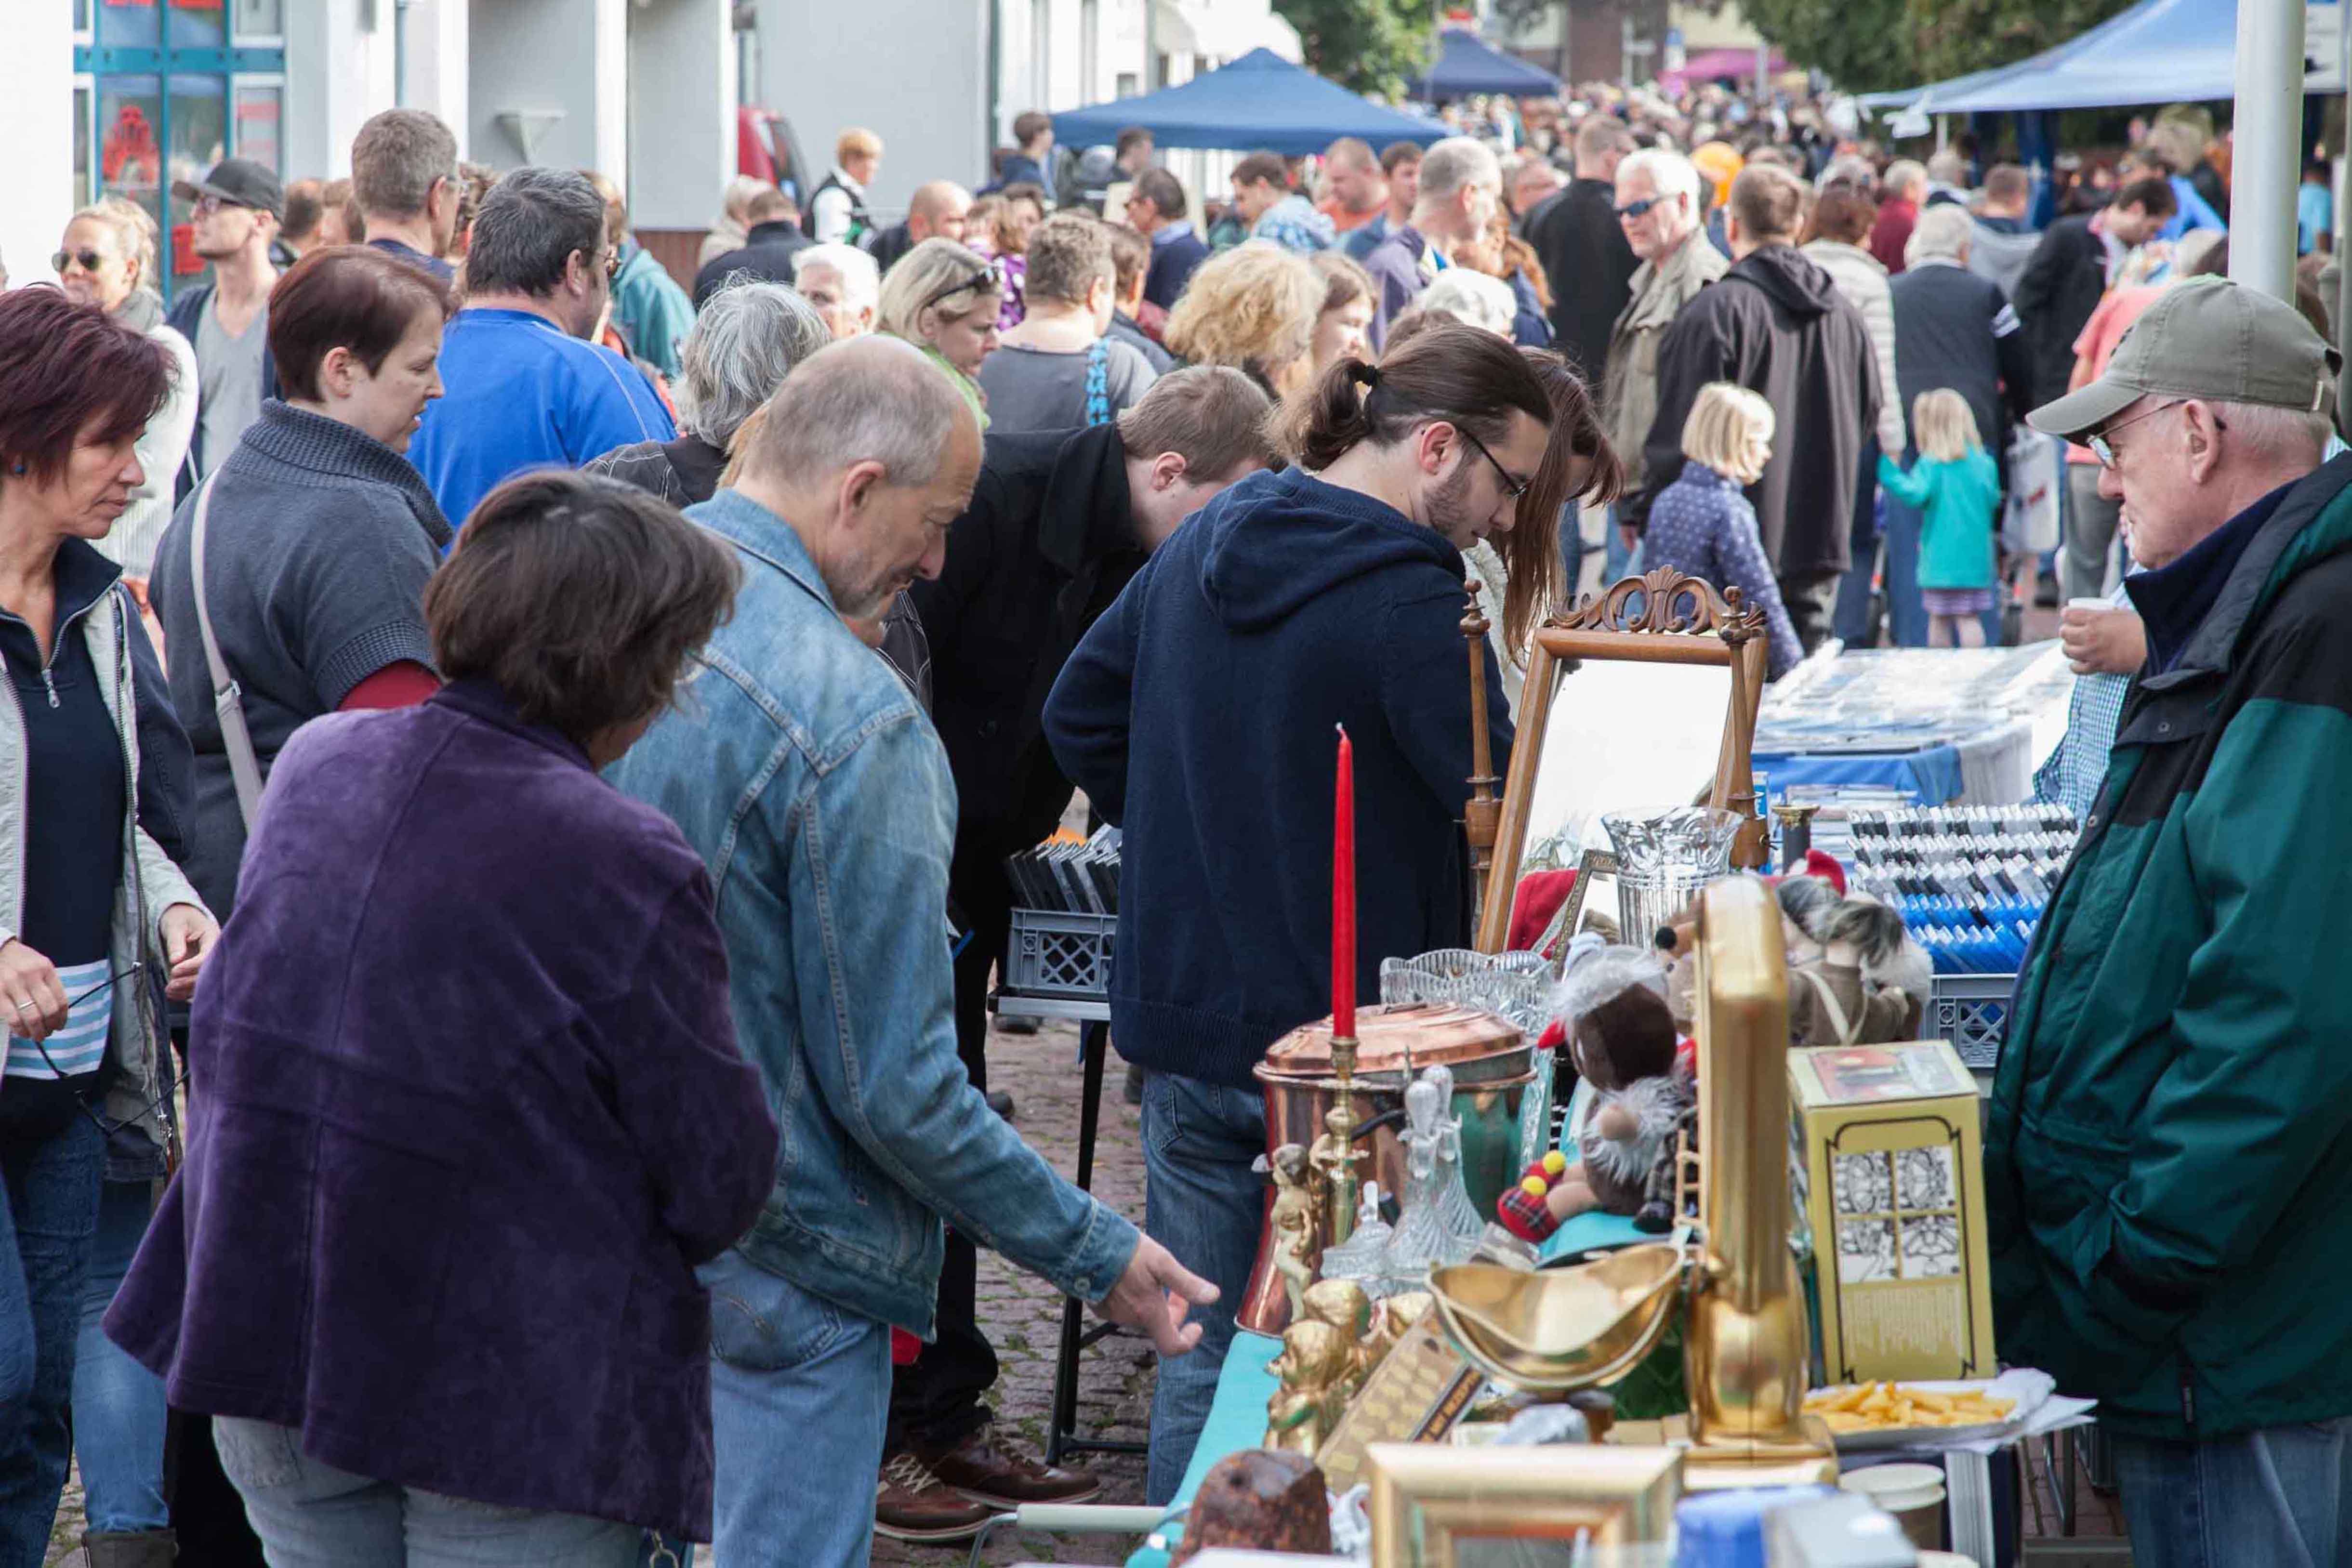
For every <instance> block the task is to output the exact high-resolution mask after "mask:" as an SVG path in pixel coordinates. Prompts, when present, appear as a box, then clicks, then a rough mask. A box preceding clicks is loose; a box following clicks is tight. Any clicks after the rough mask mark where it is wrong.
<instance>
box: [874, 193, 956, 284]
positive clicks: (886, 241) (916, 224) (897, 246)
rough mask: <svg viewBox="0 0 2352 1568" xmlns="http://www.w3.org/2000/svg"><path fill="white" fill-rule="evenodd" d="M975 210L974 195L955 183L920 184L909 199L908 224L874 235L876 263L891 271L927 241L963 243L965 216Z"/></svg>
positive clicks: (896, 225) (889, 228)
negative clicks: (940, 240)
mask: <svg viewBox="0 0 2352 1568" xmlns="http://www.w3.org/2000/svg"><path fill="white" fill-rule="evenodd" d="M970 212H971V192H970V191H967V190H965V189H964V188H963V187H962V186H961V185H959V184H957V183H955V182H954V181H952V180H934V181H932V182H931V183H929V184H928V185H918V186H916V187H915V193H914V194H913V195H912V196H909V197H908V198H907V221H906V222H905V223H903V224H893V225H890V226H889V227H888V228H887V229H884V230H883V231H882V232H881V233H880V234H877V235H875V236H874V243H873V244H872V245H871V246H868V247H867V248H868V249H869V250H871V251H872V252H873V253H874V260H875V264H876V265H877V266H878V267H881V268H882V270H883V271H885V272H887V271H889V270H890V268H891V267H892V266H893V265H894V264H895V263H896V262H897V261H898V258H899V257H900V256H904V255H906V254H907V253H908V251H910V250H912V249H914V248H915V247H916V246H919V245H920V244H922V243H923V242H924V241H925V240H927V239H933V238H937V239H951V240H954V241H955V242H957V243H958V244H959V245H961V243H962V242H963V224H964V217H965V215H966V214H969V213H970Z"/></svg>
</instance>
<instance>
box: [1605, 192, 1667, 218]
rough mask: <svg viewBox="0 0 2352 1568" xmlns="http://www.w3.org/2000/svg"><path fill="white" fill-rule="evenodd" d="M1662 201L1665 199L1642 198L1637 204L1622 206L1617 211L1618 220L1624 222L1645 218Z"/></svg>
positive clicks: (1655, 197) (1656, 197)
mask: <svg viewBox="0 0 2352 1568" xmlns="http://www.w3.org/2000/svg"><path fill="white" fill-rule="evenodd" d="M1664 200H1665V197H1664V196H1644V197H1643V198H1642V200H1640V201H1638V202H1628V203H1626V204H1624V205H1623V206H1622V207H1620V208H1618V209H1617V216H1618V219H1619V220H1620V221H1621V222H1625V221H1630V220H1632V219H1634V218H1640V217H1647V216H1648V215H1649V213H1650V209H1651V208H1652V207H1654V206H1656V205H1657V204H1659V203H1660V202H1663V201H1664Z"/></svg>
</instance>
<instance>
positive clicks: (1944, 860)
mask: <svg viewBox="0 0 2352 1568" xmlns="http://www.w3.org/2000/svg"><path fill="white" fill-rule="evenodd" d="M1848 827H1849V829H1850V831H1851V832H1852V835H1853V837H1852V840H1851V842H1850V844H1849V845H1848V852H1849V853H1850V855H1851V863H1852V866H1853V870H1852V873H1851V875H1850V876H1849V879H1848V880H1849V883H1850V885H1851V887H1852V889H1853V891H1854V892H1856V893H1864V894H1869V895H1870V896H1871V897H1873V898H1876V899H1878V900H1880V901H1881V902H1883V903H1885V904H1887V905H1889V906H1890V907H1892V908H1893V909H1894V910H1895V912H1896V913H1898V914H1900V915H1902V916H1903V921H1904V924H1905V925H1907V926H1909V927H1910V929H1911V935H1912V936H1914V937H1916V939H1917V940H1918V943H1919V945H1920V946H1923V947H1925V948H1926V949H1927V955H1928V956H1929V957H1930V958H1932V959H1933V960H1934V961H1935V965H1936V971H1937V973H1938V974H1960V975H1982V974H1994V975H2000V974H2013V973H2014V972H2016V970H2017V969H2019V968H2020V967H2022V966H2023V964H2024V962H2025V950H2026V947H2027V946H2028V945H2029V944H2031V943H2032V939H2033V927H2034V925H2035V924H2036V923H2037V922H2038V921H2040V919H2041V918H2042V908H2043V906H2044V905H2045V904H2048V903H2049V900H2050V893H2051V889H2052V888H2053V887H2054V886H2055V885H2056V883H2057V881H2058V875H2059V873H2060V872H2062V871H2063V869H2064V868H2065V864H2066V858H2067V856H2068V855H2070V854H2072V853H2073V852H2074V840H2075V836H2076V827H2075V822H2074V813H2073V812H2072V811H2070V810H2067V809H2066V808H2065V807H2063V806H2058V805H2050V804H2045V803H2040V802H2035V803H2029V804H2026V805H2020V806H1940V807H1923V808H1915V809H1910V810H1892V811H1862V812H1855V813H1854V814H1853V817H1852V818H1851V820H1850V821H1849V823H1848Z"/></svg>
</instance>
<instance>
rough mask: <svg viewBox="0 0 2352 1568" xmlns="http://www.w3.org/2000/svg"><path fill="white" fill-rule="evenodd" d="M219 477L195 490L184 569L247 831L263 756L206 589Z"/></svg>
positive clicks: (239, 812)
mask: <svg viewBox="0 0 2352 1568" xmlns="http://www.w3.org/2000/svg"><path fill="white" fill-rule="evenodd" d="M219 477H220V476H219V475H217V474H215V475H213V476H211V477H210V478H207V479H206V480H205V482H204V484H203V485H202V486H199V487H198V488H197V490H196V515H195V518H194V522H193V523H192V524H191V525H190V527H189V535H188V575H189V577H190V578H192V579H193V580H194V582H195V586H196V631H197V632H199V633H200V634H201V635H202V636H203V638H204V643H205V669H206V670H208V671H209V672H210V673H211V674H212V682H213V716H214V717H215V718H216V719H218V720H219V721H220V732H221V749H223V750H224V751H226V752H227V753H228V774H229V778H230V779H232V780H234V781H235V783H236V814H237V816H238V817H239V818H240V819H241V820H242V821H244V823H245V831H247V832H248V833H250V832H251V831H253V818H254V814H255V813H256V812H257V811H258V810H261V759H260V758H258V757H256V756H255V755H254V751H253V732H252V731H251V730H249V729H247V727H246V725H245V694H244V693H243V692H241V691H239V690H238V689H237V685H236V681H235V680H233V679H232V678H230V675H229V673H228V664H227V663H226V661H225V660H223V659H222V658H221V651H220V641H219V639H218V638H216V637H215V636H214V635H213V615H212V610H211V607H210V604H209V601H208V600H207V599H206V597H205V522H206V520H207V519H208V518H209V517H210V515H211V512H212V507H213V481H214V480H215V479H217V478H219Z"/></svg>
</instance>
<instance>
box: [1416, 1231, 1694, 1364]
mask: <svg viewBox="0 0 2352 1568" xmlns="http://www.w3.org/2000/svg"><path fill="white" fill-rule="evenodd" d="M1682 1275H1683V1253H1682V1249H1680V1248H1677V1247H1673V1246H1668V1245H1665V1244H1664V1243H1652V1244H1649V1245H1646V1246H1641V1247H1628V1248H1625V1249H1622V1250H1620V1251H1616V1252H1612V1253H1610V1254H1609V1255H1608V1256H1606V1257H1603V1258H1598V1259H1595V1260H1592V1261H1591V1262H1590V1263H1580V1264H1578V1265H1577V1266H1575V1267H1574V1268H1570V1269H1540V1270H1534V1271H1533V1272H1530V1271H1528V1270H1524V1269H1512V1268H1506V1267H1504V1266H1502V1265H1500V1264H1496V1263H1460V1264H1456V1265H1454V1267H1452V1268H1450V1269H1433V1270H1430V1272H1429V1290H1430V1294H1431V1295H1432V1296H1433V1297H1435V1298H1436V1301H1437V1320H1438V1322H1439V1324H1440V1325H1441V1326H1442V1327H1443V1328H1444V1330H1445V1336H1446V1338H1447V1339H1448V1340H1450V1341H1452V1342H1453V1343H1454V1348H1455V1349H1457V1350H1459V1351H1460V1352H1461V1353H1462V1354H1463V1355H1465V1357H1467V1358H1468V1359H1469V1361H1470V1363H1471V1364H1472V1365H1474V1366H1475V1367H1477V1369H1478V1370H1479V1371H1481V1372H1483V1373H1485V1374H1486V1375H1487V1376H1488V1377H1490V1378H1492V1379H1494V1380H1495V1381H1496V1383H1500V1384H1504V1385H1507V1386H1509V1387H1513V1388H1517V1389H1521V1390H1524V1391H1525V1392H1527V1393H1530V1394H1566V1393H1570V1392H1572V1391H1573V1390H1576V1389H1579V1388H1591V1387H1596V1386H1598V1385H1601V1384H1604V1383H1613V1382H1615V1381H1616V1380H1617V1379H1619V1378H1621V1377H1622V1376H1623V1375H1625V1374H1626V1373H1628V1372H1630V1371H1632V1370H1633V1365H1634V1364H1635V1363H1637V1362H1639V1361H1640V1360H1641V1359H1642V1358H1643V1356H1645V1355H1647V1354H1649V1353H1650V1351H1651V1349H1652V1347H1653V1346H1654V1345H1655V1344H1656V1343H1658V1341H1659V1339H1660V1338H1661V1337H1662V1336H1663V1335H1664V1333H1665V1332H1666V1325H1667V1324H1668V1323H1670V1322H1673V1321H1674V1308H1675V1301H1676V1300H1677V1298H1678V1296H1679V1294H1680V1291H1681V1284H1682Z"/></svg>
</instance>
